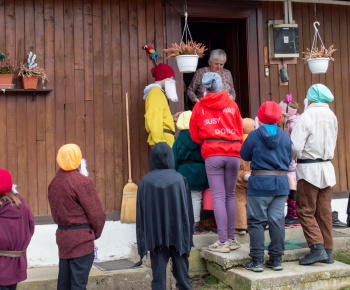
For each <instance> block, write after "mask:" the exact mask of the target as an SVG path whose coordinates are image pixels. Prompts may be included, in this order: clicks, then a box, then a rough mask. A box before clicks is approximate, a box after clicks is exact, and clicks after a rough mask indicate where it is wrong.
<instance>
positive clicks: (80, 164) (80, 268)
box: [48, 144, 106, 290]
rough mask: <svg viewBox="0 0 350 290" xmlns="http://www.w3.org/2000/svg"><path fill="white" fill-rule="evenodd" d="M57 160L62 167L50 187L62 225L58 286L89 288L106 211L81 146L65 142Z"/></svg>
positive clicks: (52, 204)
mask: <svg viewBox="0 0 350 290" xmlns="http://www.w3.org/2000/svg"><path fill="white" fill-rule="evenodd" d="M57 163H58V165H59V166H60V169H59V170H58V171H57V173H56V176H55V177H54V179H53V180H52V181H51V183H50V185H49V190H48V199H49V204H50V208H51V214H52V218H53V220H54V222H55V223H56V224H57V225H58V229H57V231H56V243H57V245H58V255H59V272H58V280H57V289H62V290H63V289H86V285H87V283H88V277H89V272H90V269H91V267H92V263H93V260H94V240H96V239H98V238H99V237H100V236H101V233H102V230H103V227H104V224H105V220H106V213H105V212H104V210H103V208H102V206H101V202H100V199H99V197H98V194H97V192H96V189H95V186H94V183H93V182H92V181H91V180H90V179H89V178H88V177H87V176H88V171H87V169H86V160H85V159H82V154H81V151H80V148H79V147H78V146H77V145H75V144H66V145H63V146H62V147H61V148H60V149H59V150H58V154H57Z"/></svg>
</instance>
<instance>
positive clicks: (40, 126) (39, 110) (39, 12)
mask: <svg viewBox="0 0 350 290" xmlns="http://www.w3.org/2000/svg"><path fill="white" fill-rule="evenodd" d="M34 5H35V6H34V11H35V53H36V55H37V60H38V65H39V66H42V67H43V68H45V59H44V55H45V34H44V3H43V0H39V1H35V2H34ZM45 69H46V68H45ZM39 82H41V80H39ZM46 85H48V84H46ZM40 87H41V85H40ZM45 97H46V96H42V97H41V96H40V97H38V98H36V99H35V102H36V139H37V140H45V126H46V122H45V114H46V112H45V103H46V102H45ZM39 158H40V157H39ZM43 178H46V174H45V176H43Z"/></svg>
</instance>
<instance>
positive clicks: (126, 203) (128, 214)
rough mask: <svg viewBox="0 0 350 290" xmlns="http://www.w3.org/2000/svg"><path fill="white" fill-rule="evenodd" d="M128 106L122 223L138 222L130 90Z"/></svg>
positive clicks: (126, 97)
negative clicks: (125, 181)
mask: <svg viewBox="0 0 350 290" xmlns="http://www.w3.org/2000/svg"><path fill="white" fill-rule="evenodd" d="M125 106H126V131H127V136H128V163H129V180H128V183H127V184H126V185H125V186H124V189H123V200H122V210H121V213H120V222H121V223H136V197H137V185H136V184H135V183H133V182H132V179H131V160H130V159H131V158H130V132H129V100H128V92H126V93H125Z"/></svg>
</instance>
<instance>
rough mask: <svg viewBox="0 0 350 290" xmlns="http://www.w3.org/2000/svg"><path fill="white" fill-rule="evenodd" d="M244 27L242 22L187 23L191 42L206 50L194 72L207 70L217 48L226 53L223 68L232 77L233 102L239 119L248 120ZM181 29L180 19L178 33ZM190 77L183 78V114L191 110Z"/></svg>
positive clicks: (203, 19) (191, 75)
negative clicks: (187, 92) (188, 94)
mask: <svg viewBox="0 0 350 290" xmlns="http://www.w3.org/2000/svg"><path fill="white" fill-rule="evenodd" d="M246 25H247V24H246V20H245V19H212V18H210V19H208V18H195V19H191V20H189V21H188V26H189V28H190V32H191V35H192V38H193V40H195V41H196V42H201V43H203V44H205V46H206V47H207V48H208V51H206V52H205V55H204V57H203V58H200V59H199V61H198V67H197V69H199V68H202V67H205V66H208V59H209V56H210V52H211V51H212V50H214V49H218V48H220V49H222V50H224V51H225V52H226V55H227V61H226V64H225V68H226V69H228V70H229V71H230V72H231V74H232V77H233V82H234V88H235V91H236V102H237V104H238V107H239V109H240V111H241V115H242V118H245V117H250V101H249V85H248V59H247V57H248V55H247V27H246ZM183 26H184V19H182V29H183ZM193 76H194V73H186V74H183V81H184V90H185V93H184V107H185V110H189V109H192V108H193V104H192V102H191V101H190V100H189V99H188V98H187V95H186V90H187V87H188V86H189V84H190V83H191V80H192V78H193Z"/></svg>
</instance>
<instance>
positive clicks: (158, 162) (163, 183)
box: [136, 142, 194, 258]
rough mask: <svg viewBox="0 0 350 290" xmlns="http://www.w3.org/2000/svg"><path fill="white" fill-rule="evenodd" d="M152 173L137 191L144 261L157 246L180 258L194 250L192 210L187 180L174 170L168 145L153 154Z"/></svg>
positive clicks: (140, 250) (140, 249)
mask: <svg viewBox="0 0 350 290" xmlns="http://www.w3.org/2000/svg"><path fill="white" fill-rule="evenodd" d="M150 165H151V169H152V171H151V172H149V173H148V174H146V175H145V176H144V177H143V179H142V180H141V182H140V185H139V188H138V191H137V215H136V237H137V248H138V253H139V255H140V257H141V258H143V257H144V256H145V255H146V254H147V251H152V250H154V249H155V248H156V247H158V246H165V247H170V246H174V247H175V248H176V250H177V251H178V252H179V254H180V255H183V254H184V253H187V254H189V253H190V251H191V247H193V239H192V235H193V223H194V218H193V208H192V199H191V192H190V189H189V187H188V184H187V181H186V179H185V178H184V177H183V176H182V175H181V174H180V173H178V172H176V171H175V169H174V156H173V152H172V150H171V148H170V147H169V145H168V144H167V143H165V142H160V143H157V144H156V145H155V146H154V148H153V150H152V153H151V159H150Z"/></svg>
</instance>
